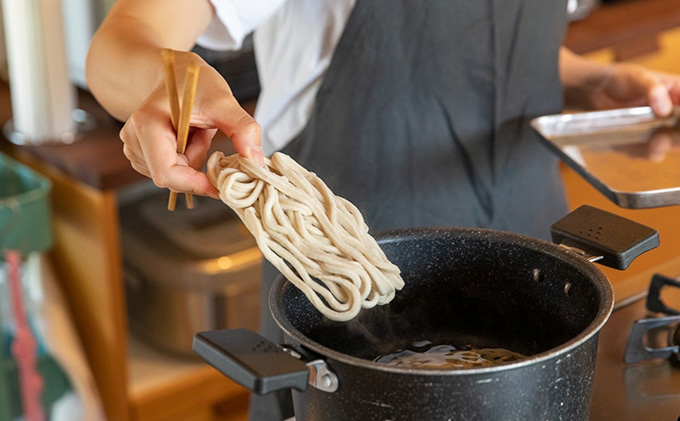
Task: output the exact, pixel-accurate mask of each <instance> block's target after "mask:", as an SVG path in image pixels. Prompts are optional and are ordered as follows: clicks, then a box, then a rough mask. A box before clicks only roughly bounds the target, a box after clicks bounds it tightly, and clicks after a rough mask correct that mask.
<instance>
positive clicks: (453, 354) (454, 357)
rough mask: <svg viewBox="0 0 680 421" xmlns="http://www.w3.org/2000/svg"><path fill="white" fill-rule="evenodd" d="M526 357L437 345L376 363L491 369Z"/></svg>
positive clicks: (507, 351) (380, 359) (398, 352)
mask: <svg viewBox="0 0 680 421" xmlns="http://www.w3.org/2000/svg"><path fill="white" fill-rule="evenodd" d="M525 358H526V357H525V356H524V355H522V354H518V353H517V352H513V351H510V350H507V349H505V348H466V349H459V348H456V347H454V346H451V345H435V346H433V347H431V348H429V349H427V350H426V351H412V350H400V351H397V352H394V353H392V354H389V355H385V356H381V357H378V358H376V359H375V360H374V361H376V362H379V363H383V364H387V365H391V366H395V367H404V368H430V369H442V370H447V369H456V368H476V367H491V366H496V365H501V364H506V363H510V362H513V361H520V360H523V359H525Z"/></svg>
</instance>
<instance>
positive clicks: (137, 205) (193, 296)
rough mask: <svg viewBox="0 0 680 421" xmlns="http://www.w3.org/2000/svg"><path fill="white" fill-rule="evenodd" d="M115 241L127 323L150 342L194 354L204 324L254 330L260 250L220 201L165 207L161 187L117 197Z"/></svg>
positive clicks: (199, 199) (165, 195)
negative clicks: (118, 237)
mask: <svg viewBox="0 0 680 421" xmlns="http://www.w3.org/2000/svg"><path fill="white" fill-rule="evenodd" d="M121 203H122V205H121V207H120V225H121V243H122V247H123V260H124V269H125V287H126V294H127V305H128V314H129V323H130V327H131V330H132V331H133V332H134V333H135V334H137V335H138V336H139V337H141V338H142V339H146V340H147V341H148V342H150V343H152V344H154V345H156V346H157V347H159V348H161V349H164V350H168V351H171V352H175V353H178V354H183V355H187V356H192V357H195V354H193V353H192V352H191V342H192V338H193V335H194V334H195V333H196V332H198V331H201V330H205V329H223V328H236V327H243V328H250V329H257V326H258V320H259V308H260V304H259V297H260V294H259V289H260V274H261V263H262V257H261V254H260V251H259V249H258V248H257V246H256V244H255V240H254V239H253V237H252V235H250V233H249V232H248V231H247V229H246V228H245V226H244V225H243V224H242V223H241V221H240V220H239V219H238V216H237V215H236V214H235V213H233V211H232V210H231V209H229V208H228V207H227V206H225V205H224V204H223V203H222V202H220V201H218V200H214V199H210V198H206V197H195V203H196V207H195V209H191V210H189V209H186V208H184V207H183V206H177V209H175V211H174V212H169V211H168V210H167V191H166V190H160V189H157V188H155V187H152V188H151V189H150V190H149V189H146V190H144V189H142V193H141V194H140V193H139V192H135V193H134V194H130V195H128V198H127V199H122V200H121Z"/></svg>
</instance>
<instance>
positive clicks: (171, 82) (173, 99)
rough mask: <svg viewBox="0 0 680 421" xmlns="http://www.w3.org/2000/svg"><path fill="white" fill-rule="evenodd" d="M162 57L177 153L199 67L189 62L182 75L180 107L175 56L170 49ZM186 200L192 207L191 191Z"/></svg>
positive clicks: (170, 205) (171, 205) (171, 206)
mask: <svg viewBox="0 0 680 421" xmlns="http://www.w3.org/2000/svg"><path fill="white" fill-rule="evenodd" d="M161 57H162V58H163V69H164V73H165V88H166V90H167V93H168V100H169V101H170V119H171V120H172V127H173V128H174V129H175V132H176V133H177V153H180V154H183V153H184V151H185V150H186V147H187V137H188V136H189V121H190V119H191V108H192V107H193V105H194V97H195V96H196V85H197V83H198V72H199V70H200V67H198V65H197V64H196V63H190V64H189V66H188V67H187V72H186V76H185V77H184V90H183V92H182V106H181V108H180V103H179V93H178V92H177V81H176V79H175V56H174V54H173V51H172V50H170V49H163V50H162V51H161ZM184 197H185V198H186V201H187V208H189V209H193V208H194V196H193V195H192V194H191V193H184ZM176 202H177V193H175V192H173V191H171V192H170V197H169V198H168V210H170V211H173V210H175V203H176Z"/></svg>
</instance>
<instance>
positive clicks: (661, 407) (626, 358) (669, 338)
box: [590, 275, 680, 421]
mask: <svg viewBox="0 0 680 421" xmlns="http://www.w3.org/2000/svg"><path fill="white" fill-rule="evenodd" d="M649 285H650V288H649V291H648V292H646V293H645V292H643V293H641V294H638V295H637V296H632V297H630V298H628V299H625V300H621V301H617V304H616V307H615V309H614V312H613V313H612V315H611V317H610V319H609V320H608V321H607V323H606V324H605V326H604V328H603V329H602V330H601V331H600V339H599V347H598V354H597V363H596V368H595V377H594V381H593V401H592V408H591V413H590V419H591V420H592V421H604V420H618V421H620V420H636V421H637V420H671V421H676V420H680V362H678V355H680V346H679V345H680V344H679V343H678V340H679V339H680V338H679V337H678V327H679V326H680V316H678V315H677V314H678V310H680V306H678V305H677V304H678V299H677V297H678V296H680V282H678V280H677V279H672V278H668V277H665V276H661V275H654V277H653V278H652V280H651V282H650V283H649ZM665 289H668V290H669V291H666V292H669V293H671V292H672V294H666V295H669V296H667V297H665V299H666V302H664V300H663V299H662V297H664V295H663V294H662V293H661V291H663V290H665ZM671 289H677V292H673V291H670V290H671ZM673 298H675V300H673ZM673 301H675V302H673ZM673 304H676V305H673Z"/></svg>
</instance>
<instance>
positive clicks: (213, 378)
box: [0, 84, 248, 421]
mask: <svg viewBox="0 0 680 421" xmlns="http://www.w3.org/2000/svg"><path fill="white" fill-rule="evenodd" d="M80 107H81V108H83V109H85V110H87V111H88V112H90V113H91V114H92V116H93V117H94V118H95V119H96V121H97V128H96V129H95V130H94V131H92V132H90V133H86V134H84V135H83V138H82V139H81V140H80V141H79V142H77V143H74V144H72V145H60V146H40V147H16V146H13V145H10V144H9V143H7V142H5V141H2V142H0V150H2V151H3V152H5V153H8V154H10V155H13V156H14V157H15V158H17V159H19V160H20V161H22V162H24V163H25V164H28V165H29V166H31V167H33V168H34V169H36V170H38V171H39V172H41V173H43V174H45V175H46V176H47V177H49V179H50V180H51V181H52V191H51V197H50V199H51V205H52V213H53V229H54V237H55V242H54V246H53V248H52V250H51V251H50V253H49V257H50V259H51V260H52V262H53V264H54V267H55V269H56V274H57V279H58V280H59V282H60V285H61V287H62V289H63V291H64V293H65V295H66V298H67V301H68V304H69V307H70V311H71V314H72V315H73V317H74V321H75V324H76V328H77V330H78V333H79V335H80V338H81V340H82V344H83V348H84V350H85V353H86V355H87V358H88V363H89V366H90V368H91V370H92V373H93V375H94V378H95V381H96V383H97V386H98V389H99V392H100V394H101V397H102V400H103V404H104V407H105V412H106V415H107V418H108V419H109V420H111V421H114V420H115V421H128V420H129V421H132V420H139V421H146V420H148V421H151V420H154V421H156V420H157V421H161V420H163V421H172V420H187V419H191V420H199V421H203V420H204V421H218V420H219V421H232V420H233V421H236V420H239V421H240V420H245V419H246V411H247V405H248V393H247V391H246V390H245V389H243V388H241V387H240V386H238V385H236V384H235V383H233V382H232V381H230V380H229V379H227V378H226V377H224V376H223V375H221V374H220V373H219V372H217V371H216V370H214V369H213V368H211V367H209V366H208V365H207V364H205V363H203V362H202V361H201V360H198V359H197V360H187V359H178V358H173V357H169V356H167V355H165V354H162V353H159V352H156V351H155V350H153V349H152V348H149V347H148V346H146V345H144V344H143V343H142V342H139V341H137V340H136V339H134V338H133V337H131V336H130V335H129V333H128V329H127V316H126V305H125V296H124V285H123V268H122V258H121V249H120V232H119V225H118V201H117V192H118V190H119V189H120V188H121V187H123V186H126V185H128V184H130V183H134V182H136V181H139V180H142V179H143V177H142V176H140V175H139V174H137V173H136V172H135V171H134V170H132V168H131V167H130V164H129V163H128V162H127V160H126V159H125V157H124V156H123V154H122V147H121V143H120V140H119V139H118V132H119V131H120V128H121V125H120V124H119V123H118V122H116V121H114V120H113V119H111V118H110V117H109V116H108V115H106V113H105V112H104V111H103V110H102V109H101V108H100V107H99V106H98V105H97V104H96V102H95V101H94V100H93V98H92V97H91V96H90V95H89V94H87V93H84V92H81V93H80ZM10 114H11V107H10V104H9V91H8V87H7V85H5V84H0V121H3V122H4V121H7V120H8V119H9V118H10V116H11V115H10ZM225 143H226V142H224V140H222V142H221V146H225Z"/></svg>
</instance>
